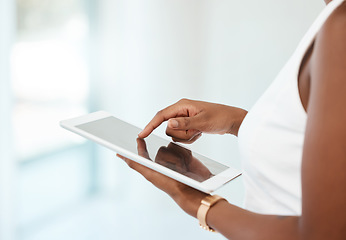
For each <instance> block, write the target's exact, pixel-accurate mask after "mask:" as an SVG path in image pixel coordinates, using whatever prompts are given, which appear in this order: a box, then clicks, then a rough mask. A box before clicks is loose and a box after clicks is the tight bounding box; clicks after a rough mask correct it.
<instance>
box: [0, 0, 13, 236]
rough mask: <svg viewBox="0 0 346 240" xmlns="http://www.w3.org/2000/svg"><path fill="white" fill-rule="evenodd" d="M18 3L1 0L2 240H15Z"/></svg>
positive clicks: (0, 195)
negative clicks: (13, 79)
mask: <svg viewBox="0 0 346 240" xmlns="http://www.w3.org/2000/svg"><path fill="white" fill-rule="evenodd" d="M14 26H15V24H14V2H13V1H11V0H0V29H1V31H0V53H1V54H0V133H1V134H0V239H1V240H10V239H13V233H14V219H13V204H14V202H13V200H14V198H13V186H14V184H13V172H14V164H15V163H14V161H13V159H12V152H11V144H10V142H11V134H10V122H11V111H10V106H11V94H10V91H9V90H10V50H11V43H12V37H13V30H14V28H13V27H14Z"/></svg>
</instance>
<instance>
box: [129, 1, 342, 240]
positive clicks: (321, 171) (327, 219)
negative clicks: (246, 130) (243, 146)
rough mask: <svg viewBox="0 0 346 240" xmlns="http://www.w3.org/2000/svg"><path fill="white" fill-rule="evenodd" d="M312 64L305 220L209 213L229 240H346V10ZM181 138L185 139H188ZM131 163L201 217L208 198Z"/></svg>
mask: <svg viewBox="0 0 346 240" xmlns="http://www.w3.org/2000/svg"><path fill="white" fill-rule="evenodd" d="M310 61H311V62H310V68H309V75H310V79H311V83H310V89H309V94H308V96H309V99H308V105H307V114H308V120H307V127H306V135H305V142H304V148H303V159H302V215H301V216H287V217H282V216H272V215H262V214H256V213H253V212H249V211H246V210H243V209H241V208H239V207H236V206H234V205H231V204H229V203H227V202H226V201H220V202H218V203H217V204H216V205H214V206H213V207H212V208H211V209H210V211H209V212H208V215H207V223H208V224H209V225H210V226H211V227H213V228H214V229H216V230H217V231H218V232H220V233H221V234H223V235H224V236H225V237H227V238H229V239H235V240H237V239H241V240H244V239H307V240H310V239H333V240H341V239H343V240H344V239H346V191H345V186H346V4H343V5H342V6H341V7H339V8H338V9H337V10H336V11H335V12H334V13H333V14H332V16H331V17H330V18H329V19H328V20H327V22H326V23H325V24H324V26H323V28H322V29H321V31H320V32H319V34H318V36H317V38H316V40H315V43H314V48H313V51H312V54H311V60H310ZM171 110H172V109H171ZM173 112H174V111H173ZM178 112H179V111H176V113H178ZM240 112H241V111H240ZM161 114H163V115H162V116H161V117H160V119H161V122H162V121H164V120H168V119H170V118H175V117H176V116H177V115H178V114H173V113H172V111H171V112H170V114H167V115H165V114H164V113H162V112H161ZM226 115H227V116H231V117H232V116H233V117H234V116H235V118H237V117H238V116H236V115H232V114H230V115H229V114H226ZM161 122H160V121H157V122H155V121H154V123H151V124H152V125H149V127H148V128H147V129H145V131H144V133H148V132H151V131H152V130H153V129H154V128H155V127H157V126H158V125H159V124H160V123H161ZM229 122H232V120H229ZM231 125H233V123H232V124H231ZM171 130H172V129H171ZM171 130H170V131H171ZM192 130H194V131H195V130H196V127H193V128H192ZM234 132H237V130H235V131H234ZM180 134H181V135H179V138H181V136H184V135H183V133H182V132H180ZM144 135H145V134H144ZM172 135H173V134H172ZM173 136H174V135H173ZM186 139H187V137H186ZM126 161H127V163H128V164H129V165H130V166H131V167H132V168H134V169H135V170H137V171H138V172H140V173H141V174H142V175H143V176H145V177H146V178H147V179H148V180H149V181H151V182H152V183H153V184H154V185H156V186H157V187H159V188H160V189H162V190H163V191H165V192H166V193H167V194H169V195H170V196H171V197H172V198H173V200H175V201H176V202H177V204H178V205H179V206H180V207H181V208H182V209H183V210H184V211H185V212H187V213H188V214H190V215H191V216H193V217H196V214H197V210H198V207H199V206H200V201H201V199H202V198H203V197H205V196H206V194H204V193H201V192H199V191H197V190H194V189H192V188H190V187H187V186H185V185H183V184H181V183H178V182H176V181H174V180H172V179H170V178H168V177H166V176H163V175H161V174H159V173H156V172H154V171H152V170H150V169H147V168H145V167H143V166H141V165H139V164H136V163H134V162H132V161H131V160H128V159H126ZM162 182H163V183H165V184H163V183H162Z"/></svg>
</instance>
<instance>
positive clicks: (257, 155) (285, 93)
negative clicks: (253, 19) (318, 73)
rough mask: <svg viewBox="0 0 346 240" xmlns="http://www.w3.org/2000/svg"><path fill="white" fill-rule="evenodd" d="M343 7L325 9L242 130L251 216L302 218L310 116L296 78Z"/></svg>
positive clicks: (336, 0) (336, 1)
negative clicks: (331, 18)
mask: <svg viewBox="0 0 346 240" xmlns="http://www.w3.org/2000/svg"><path fill="white" fill-rule="evenodd" d="M343 1H344V0H333V1H332V2H330V3H329V4H328V5H327V6H326V7H325V9H324V10H323V11H322V12H321V14H320V15H319V16H318V17H317V19H316V20H315V22H314V23H313V25H312V26H311V27H310V29H309V30H308V32H307V33H306V35H305V36H304V38H303V39H302V41H301V42H300V43H299V45H298V48H297V49H296V51H295V52H294V54H293V55H292V57H291V58H290V59H289V61H288V62H287V64H286V65H285V66H284V68H283V69H282V70H281V72H280V73H279V75H278V76H277V78H276V79H275V81H274V82H273V83H272V84H271V86H270V87H269V88H268V89H267V91H266V92H265V93H264V94H263V96H262V97H261V98H260V99H259V100H258V102H257V103H256V104H255V105H254V107H253V108H252V109H251V110H250V111H249V113H248V114H247V116H246V117H245V119H244V121H243V123H242V125H241V127H240V129H239V134H238V137H239V147H240V153H241V156H242V160H243V168H244V169H243V170H244V174H243V179H244V184H245V189H246V194H245V208H246V209H248V210H251V211H254V212H257V213H264V214H282V215H300V214H301V162H302V152H303V141H304V134H305V125H306V120H307V115H306V112H305V110H304V108H303V106H302V103H301V100H300V96H299V90H298V74H299V69H300V65H301V61H302V59H303V57H304V55H305V53H306V51H307V49H308V48H309V46H310V45H311V43H312V42H313V40H314V39H315V37H316V34H317V32H318V31H319V30H320V28H321V26H322V25H323V24H324V22H325V21H326V19H327V18H328V17H329V16H330V14H331V13H332V12H333V11H334V10H335V9H336V8H337V7H338V6H339V5H340V4H341V3H342V2H343Z"/></svg>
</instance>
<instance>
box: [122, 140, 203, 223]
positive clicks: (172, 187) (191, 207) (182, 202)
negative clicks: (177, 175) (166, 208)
mask: <svg viewBox="0 0 346 240" xmlns="http://www.w3.org/2000/svg"><path fill="white" fill-rule="evenodd" d="M168 147H170V148H171V147H172V146H168ZM137 149H138V154H139V155H140V156H142V157H144V158H147V159H150V158H149V154H148V151H147V148H146V144H145V141H144V140H143V139H140V138H138V139H137ZM158 154H159V153H158ZM162 154H163V155H162V156H161V157H159V159H160V160H159V161H160V164H162V165H164V161H169V162H170V163H171V164H178V165H179V166H180V165H181V163H178V162H179V159H178V158H177V155H173V154H172V151H169V152H167V151H165V152H164V153H163V152H162ZM183 154H185V155H186V154H187V153H186V152H184V153H183ZM117 156H118V157H119V158H121V159H123V160H124V161H125V162H126V163H127V164H128V165H129V167H131V168H132V169H134V170H136V171H137V172H139V173H140V174H142V175H143V176H144V177H145V178H146V179H147V180H148V181H150V182H151V183H152V184H154V185H155V186H156V187H157V188H159V189H161V190H162V191H164V192H166V193H167V194H168V195H169V196H170V197H171V198H172V199H173V200H174V201H175V202H176V203H177V204H178V205H179V206H180V207H181V208H182V209H183V210H184V211H185V212H186V213H188V214H190V215H191V216H193V217H196V216H197V210H198V207H199V205H200V203H201V200H202V199H203V198H204V197H205V196H207V194H205V193H203V192H201V191H198V190H196V189H194V188H192V187H189V186H187V185H185V184H183V183H181V182H178V181H176V180H174V179H172V178H170V177H167V176H165V175H163V174H161V173H159V172H156V171H154V170H152V169H150V168H147V167H145V166H143V165H141V164H139V163H136V162H134V161H132V160H130V159H128V158H126V157H124V156H121V155H119V154H117ZM163 157H166V158H169V159H170V160H169V159H166V160H165V159H163ZM185 160H186V159H185V158H184V160H183V161H184V162H185ZM191 161H192V162H195V161H198V160H197V159H191ZM184 165H186V164H184ZM187 165H189V164H187ZM194 165H196V163H194ZM199 167H200V168H199V169H200V173H197V172H195V174H197V175H201V176H204V175H205V174H206V170H205V169H204V168H205V167H204V168H203V167H201V166H199ZM184 168H186V166H184ZM184 172H186V171H185V170H184Z"/></svg>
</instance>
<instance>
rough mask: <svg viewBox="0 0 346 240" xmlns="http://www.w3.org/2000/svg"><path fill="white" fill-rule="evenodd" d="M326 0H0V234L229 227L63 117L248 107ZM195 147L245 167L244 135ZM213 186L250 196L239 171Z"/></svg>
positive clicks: (183, 234) (156, 232) (138, 233)
mask: <svg viewBox="0 0 346 240" xmlns="http://www.w3.org/2000/svg"><path fill="white" fill-rule="evenodd" d="M58 3H59V4H58ZM323 5H324V3H323V1H322V0H320V1H319V0H290V1H288V0H263V1H258V0H246V1H232V0H213V1H211V0H98V1H96V0H74V1H62V0H61V1H50V2H48V1H43V0H37V1H33V0H18V1H14V0H0V53H1V54H0V239H1V240H43V239H44V240H46V239H49V240H54V239H59V240H60V239H65V240H70V239H71V240H84V239H88V240H89V239H90V240H93V239H105V240H106V239H152V240H154V239H157V240H158V239H167V240H168V239H172V240H173V239H178V238H179V239H223V237H222V236H220V235H218V234H211V233H207V232H205V231H202V230H201V229H200V228H199V227H198V223H197V220H195V219H193V218H191V217H189V216H187V215H185V214H184V213H183V211H181V210H180V209H179V208H178V207H177V206H176V205H175V204H174V202H173V201H172V200H171V199H169V197H168V196H166V195H165V194H164V193H162V192H160V191H159V190H157V189H155V188H154V187H153V186H152V185H151V184H150V183H148V182H146V181H145V180H144V179H143V178H142V177H141V176H139V175H138V174H137V173H135V172H133V171H131V170H130V169H129V168H128V167H126V166H125V164H124V163H123V162H121V161H120V160H119V159H117V158H116V157H115V154H114V153H112V152H110V151H108V150H106V149H103V148H99V147H97V146H95V145H93V144H91V143H89V142H85V141H83V140H81V139H80V138H78V137H75V136H72V135H73V134H72V133H69V132H67V131H65V130H62V129H60V128H59V127H58V122H59V120H61V119H64V118H69V117H74V116H77V115H79V114H82V113H86V112H90V111H95V110H101V109H102V110H106V111H109V112H111V113H113V114H114V115H116V116H118V117H120V118H122V119H124V120H127V121H129V122H131V123H133V124H136V125H138V126H140V127H144V126H145V124H146V123H147V122H148V121H149V120H150V119H151V118H152V117H153V116H154V115H155V113H156V112H157V111H158V110H160V109H162V108H164V107H166V106H168V105H170V104H172V103H174V102H176V101H178V100H179V99H180V98H192V99H200V100H206V101H212V102H218V103H224V104H229V105H234V106H238V107H243V108H246V109H250V108H251V106H252V105H253V104H254V103H255V101H256V99H257V98H258V97H259V96H260V95H261V94H262V93H263V91H264V90H265V89H266V87H267V86H268V85H269V84H270V83H271V82H272V81H273V79H274V78H275V76H276V74H277V73H278V71H279V70H280V68H281V67H282V66H283V64H284V63H285V62H286V60H287V59H288V58H289V56H290V54H291V53H292V51H293V50H294V49H295V46H296V45H297V43H298V42H299V40H300V39H301V37H302V36H303V34H304V32H305V31H306V30H307V28H308V27H309V25H310V24H311V23H312V21H313V19H314V18H315V17H316V16H317V14H318V13H319V12H320V10H321V9H322V8H323ZM23 9H24V10H23ZM26 9H29V10H28V12H29V13H28V12H27V10H26ZM40 24H41V25H42V26H43V27H42V26H41V25H40ZM47 26H48V27H47ZM23 29H24V30H23ZM156 134H158V135H162V136H164V137H165V135H164V126H163V127H161V128H159V129H158V130H157V131H156ZM192 149H193V150H196V151H198V152H200V153H202V154H205V155H207V156H209V157H211V158H214V159H217V160H219V161H221V162H224V163H227V164H230V165H232V166H234V167H237V168H241V161H240V157H239V154H238V150H237V140H236V138H235V137H232V136H210V135H208V136H204V137H203V138H202V139H200V140H199V142H198V143H196V144H193V145H192ZM217 193H218V194H220V195H222V196H224V197H227V199H228V200H229V201H230V202H231V203H234V204H236V205H239V206H241V205H242V200H243V196H244V189H243V186H242V179H241V178H238V179H237V180H235V181H233V182H231V183H229V184H228V185H226V186H225V187H223V188H222V189H220V190H218V191H217Z"/></svg>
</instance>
